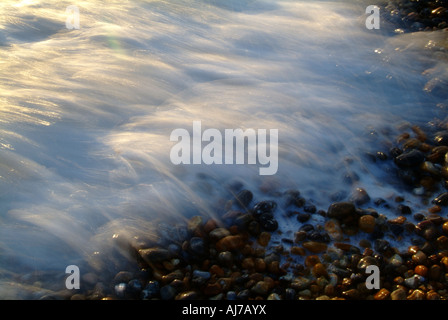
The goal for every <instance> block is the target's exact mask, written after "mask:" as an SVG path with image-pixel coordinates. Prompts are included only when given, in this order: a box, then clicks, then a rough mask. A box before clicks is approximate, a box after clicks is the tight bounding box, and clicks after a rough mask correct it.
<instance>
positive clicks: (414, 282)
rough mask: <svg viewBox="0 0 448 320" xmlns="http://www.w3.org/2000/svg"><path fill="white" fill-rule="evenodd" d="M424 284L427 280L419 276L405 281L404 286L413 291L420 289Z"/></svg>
mask: <svg viewBox="0 0 448 320" xmlns="http://www.w3.org/2000/svg"><path fill="white" fill-rule="evenodd" d="M423 282H425V278H424V277H422V276H421V275H418V274H414V275H413V276H411V277H408V278H406V279H404V285H405V286H406V287H408V288H411V289H415V288H418V287H419V286H420V284H422V283H423Z"/></svg>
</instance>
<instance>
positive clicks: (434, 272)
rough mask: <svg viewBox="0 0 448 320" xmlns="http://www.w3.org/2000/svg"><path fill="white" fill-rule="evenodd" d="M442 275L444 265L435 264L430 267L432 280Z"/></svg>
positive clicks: (429, 272) (429, 274)
mask: <svg viewBox="0 0 448 320" xmlns="http://www.w3.org/2000/svg"><path fill="white" fill-rule="evenodd" d="M441 275H442V267H441V266H439V265H437V264H434V265H432V266H431V267H429V270H428V278H429V279H430V280H439V278H440V276H441Z"/></svg>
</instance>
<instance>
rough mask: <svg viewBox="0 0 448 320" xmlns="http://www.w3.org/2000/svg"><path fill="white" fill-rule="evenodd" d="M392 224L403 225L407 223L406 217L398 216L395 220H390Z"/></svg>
mask: <svg viewBox="0 0 448 320" xmlns="http://www.w3.org/2000/svg"><path fill="white" fill-rule="evenodd" d="M388 221H389V223H391V224H403V223H405V221H406V217H405V216H398V217H396V218H395V219H391V220H388Z"/></svg>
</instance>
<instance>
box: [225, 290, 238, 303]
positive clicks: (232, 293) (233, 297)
mask: <svg viewBox="0 0 448 320" xmlns="http://www.w3.org/2000/svg"><path fill="white" fill-rule="evenodd" d="M237 298H238V296H237V294H236V292H235V291H227V293H226V300H230V301H233V300H236V299H237Z"/></svg>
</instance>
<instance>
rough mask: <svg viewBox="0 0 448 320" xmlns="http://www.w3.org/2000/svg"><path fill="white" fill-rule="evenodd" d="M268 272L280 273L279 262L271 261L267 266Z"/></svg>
mask: <svg viewBox="0 0 448 320" xmlns="http://www.w3.org/2000/svg"><path fill="white" fill-rule="evenodd" d="M267 267H268V271H269V272H272V273H273V274H278V273H280V262H278V261H272V262H270V263H269V264H268V266H267Z"/></svg>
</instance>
